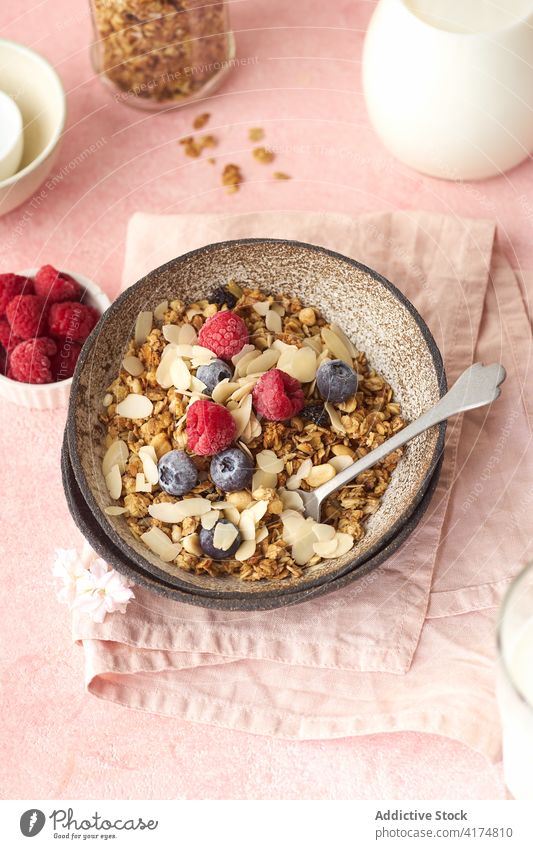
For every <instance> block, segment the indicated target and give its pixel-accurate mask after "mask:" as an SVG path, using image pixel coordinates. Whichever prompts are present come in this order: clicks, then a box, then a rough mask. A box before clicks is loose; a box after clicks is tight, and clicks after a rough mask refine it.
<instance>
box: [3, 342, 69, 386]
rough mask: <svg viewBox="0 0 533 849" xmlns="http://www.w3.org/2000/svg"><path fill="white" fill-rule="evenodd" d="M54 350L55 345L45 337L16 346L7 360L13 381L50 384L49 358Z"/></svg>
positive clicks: (51, 375)
mask: <svg viewBox="0 0 533 849" xmlns="http://www.w3.org/2000/svg"><path fill="white" fill-rule="evenodd" d="M56 349H57V346H56V343H55V342H54V341H53V340H52V339H47V338H46V337H41V338H39V339H28V340H26V341H25V342H21V343H20V345H17V347H16V348H15V350H14V351H13V353H12V354H11V356H10V358H9V365H10V368H11V372H12V374H13V377H14V378H15V380H20V381H21V383H52V381H53V379H54V376H53V374H52V362H51V357H53V355H54V354H55V353H56Z"/></svg>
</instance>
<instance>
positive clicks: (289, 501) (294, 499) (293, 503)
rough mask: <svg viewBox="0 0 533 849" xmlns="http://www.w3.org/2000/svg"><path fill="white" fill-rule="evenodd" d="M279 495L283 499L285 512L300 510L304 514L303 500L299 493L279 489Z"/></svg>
mask: <svg viewBox="0 0 533 849" xmlns="http://www.w3.org/2000/svg"><path fill="white" fill-rule="evenodd" d="M278 495H279V497H280V498H281V502H282V504H283V509H284V510H299V511H300V512H302V513H303V512H304V510H305V507H304V502H303V498H302V496H301V495H300V493H298V492H291V491H290V490H288V489H278Z"/></svg>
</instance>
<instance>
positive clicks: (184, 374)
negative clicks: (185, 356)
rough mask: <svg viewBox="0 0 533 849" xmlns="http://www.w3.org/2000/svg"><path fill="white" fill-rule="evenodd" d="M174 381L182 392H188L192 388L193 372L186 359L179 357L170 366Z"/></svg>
mask: <svg viewBox="0 0 533 849" xmlns="http://www.w3.org/2000/svg"><path fill="white" fill-rule="evenodd" d="M170 374H171V375H172V383H173V384H174V386H175V387H176V389H178V390H179V391H180V392H186V391H187V390H188V389H190V388H191V373H190V371H189V369H188V368H187V366H186V365H185V360H182V359H181V357H177V358H176V359H175V360H174V362H173V363H172V365H171V367H170Z"/></svg>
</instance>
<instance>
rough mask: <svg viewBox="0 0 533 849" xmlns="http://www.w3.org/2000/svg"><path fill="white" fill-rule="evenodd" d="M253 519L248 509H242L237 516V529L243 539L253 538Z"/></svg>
mask: <svg viewBox="0 0 533 849" xmlns="http://www.w3.org/2000/svg"><path fill="white" fill-rule="evenodd" d="M255 524H256V523H255V521H254V517H253V514H252V513H250V511H249V510H248V509H247V510H243V511H242V513H241V514H240V516H239V531H240V533H241V537H242V539H243V540H247V539H253V540H255Z"/></svg>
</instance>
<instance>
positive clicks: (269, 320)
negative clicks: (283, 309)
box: [265, 310, 283, 333]
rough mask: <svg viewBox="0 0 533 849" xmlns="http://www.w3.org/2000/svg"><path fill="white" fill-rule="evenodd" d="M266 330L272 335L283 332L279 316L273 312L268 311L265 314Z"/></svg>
mask: <svg viewBox="0 0 533 849" xmlns="http://www.w3.org/2000/svg"><path fill="white" fill-rule="evenodd" d="M265 325H266V329H267V330H270V331H271V332H272V333H281V331H282V330H283V325H282V323H281V316H280V315H278V313H277V312H274V310H269V312H267V314H266V318H265Z"/></svg>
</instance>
